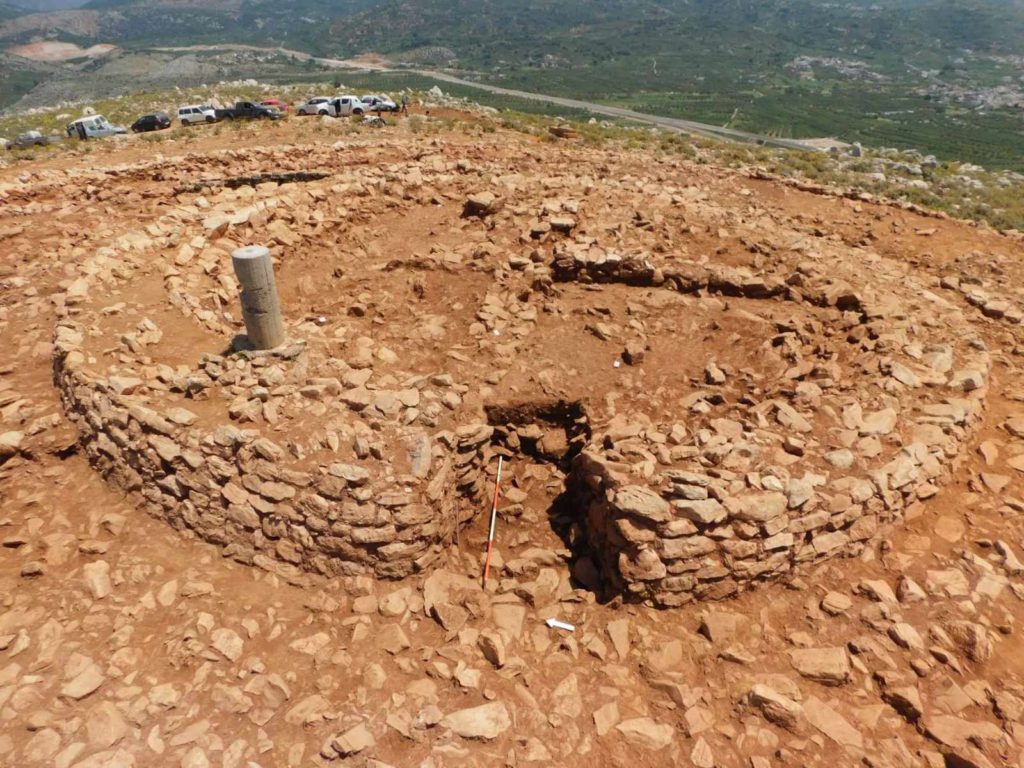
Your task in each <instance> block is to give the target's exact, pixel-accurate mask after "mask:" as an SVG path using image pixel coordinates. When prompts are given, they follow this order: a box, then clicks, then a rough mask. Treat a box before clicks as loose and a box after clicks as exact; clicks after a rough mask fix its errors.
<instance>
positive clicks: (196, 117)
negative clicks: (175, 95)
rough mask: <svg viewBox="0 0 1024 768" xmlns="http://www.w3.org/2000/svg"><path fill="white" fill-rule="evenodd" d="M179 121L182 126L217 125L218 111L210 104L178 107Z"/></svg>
mask: <svg viewBox="0 0 1024 768" xmlns="http://www.w3.org/2000/svg"><path fill="white" fill-rule="evenodd" d="M178 119H179V120H180V121H181V124H182V125H195V124H197V123H216V122H217V110H215V109H214V108H213V107H211V106H210V105H209V104H189V105H187V106H184V107H178Z"/></svg>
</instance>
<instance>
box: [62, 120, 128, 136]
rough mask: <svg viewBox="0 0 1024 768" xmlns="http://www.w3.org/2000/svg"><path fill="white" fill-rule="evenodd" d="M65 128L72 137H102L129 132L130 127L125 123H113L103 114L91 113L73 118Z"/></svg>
mask: <svg viewBox="0 0 1024 768" xmlns="http://www.w3.org/2000/svg"><path fill="white" fill-rule="evenodd" d="M65 130H66V131H67V134H68V136H70V137H71V138H72V139H73V138H76V137H77V138H79V139H102V138H103V137H104V136H117V135H118V134H122V133H128V129H127V128H125V127H124V126H123V125H112V124H111V122H110V121H109V120H107V118H105V117H104V116H103V115H89V116H87V117H80V118H78V119H77V120H72V121H71V122H70V123H68V126H67V128H65Z"/></svg>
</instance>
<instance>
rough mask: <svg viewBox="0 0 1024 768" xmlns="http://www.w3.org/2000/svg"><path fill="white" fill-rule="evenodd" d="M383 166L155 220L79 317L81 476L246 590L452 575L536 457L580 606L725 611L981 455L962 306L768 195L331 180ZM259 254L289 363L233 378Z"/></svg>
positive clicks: (219, 199)
mask: <svg viewBox="0 0 1024 768" xmlns="http://www.w3.org/2000/svg"><path fill="white" fill-rule="evenodd" d="M360 149H361V145H359V144H358V143H357V142H351V143H347V144H346V143H339V144H337V145H335V146H334V147H330V148H326V147H323V148H319V149H317V150H316V151H315V152H313V153H311V154H309V155H308V156H303V158H302V159H301V162H303V163H307V164H308V163H313V164H314V165H315V164H317V163H319V164H321V165H322V166H323V167H324V168H331V169H335V168H338V169H340V170H337V171H333V172H331V173H330V175H328V176H326V178H322V179H320V178H314V180H313V181H310V182H308V183H284V184H279V183H275V182H264V183H258V184H256V185H254V186H249V185H241V186H238V187H237V188H220V189H214V188H212V187H211V188H210V189H200V190H199V191H196V190H194V189H193V190H184V191H181V192H179V193H177V194H175V195H173V196H172V197H169V198H168V199H166V200H162V201H160V202H159V206H160V209H161V211H162V214H161V216H160V217H158V218H157V219H156V220H155V222H154V223H152V224H150V225H149V226H147V227H146V229H145V230H141V231H132V232H125V233H123V234H122V235H121V236H120V237H118V238H117V239H116V240H115V242H114V245H112V246H110V247H107V248H102V249H100V250H98V251H97V252H96V253H95V254H93V255H92V256H91V257H90V258H89V259H88V260H87V262H86V268H85V269H84V270H83V272H82V275H81V276H80V277H78V278H76V279H74V280H73V281H72V282H70V283H69V285H68V288H67V291H66V294H65V296H64V304H65V306H64V307H63V319H62V320H61V322H60V324H59V325H58V326H57V328H56V332H55V337H54V347H53V354H54V357H53V362H54V376H55V381H56V383H57V385H58V386H59V388H60V391H61V394H62V399H63V403H64V407H65V409H66V411H67V413H68V414H69V415H70V416H72V417H73V418H74V419H75V420H76V422H77V424H78V427H79V429H80V432H81V439H82V443H83V445H84V447H85V450H86V452H87V453H88V456H89V459H90V462H91V463H92V465H93V466H94V467H95V468H96V469H97V470H98V471H100V472H101V473H102V474H103V475H104V477H106V478H107V479H108V480H109V481H110V482H112V483H114V484H115V485H116V486H118V487H120V488H123V489H125V490H127V491H129V492H130V493H131V494H132V495H133V497H134V498H137V499H138V500H139V501H140V502H141V503H143V504H144V505H145V507H146V508H147V509H148V510H150V511H151V512H152V513H153V514H155V515H157V516H158V517H161V518H163V519H165V520H166V521H167V522H168V523H170V524H171V525H173V526H174V527H176V528H179V529H182V530H190V531H192V532H194V533H195V534H197V535H199V536H200V537H202V538H203V539H205V540H207V541H211V542H215V543H217V544H219V545H221V546H222V547H223V550H224V553H225V554H226V555H228V556H230V557H232V558H235V559H237V560H239V561H242V562H245V563H251V564H254V565H257V566H259V567H262V568H265V569H268V570H272V571H274V572H276V573H279V574H281V575H283V576H285V577H287V578H289V579H292V580H297V581H301V580H302V579H304V578H305V576H304V574H306V573H315V574H322V575H326V576H333V575H339V574H344V575H355V574H360V573H373V574H375V575H377V576H380V577H403V576H406V575H408V574H410V573H414V572H418V571H425V570H429V569H431V568H433V567H434V566H436V565H437V564H438V563H439V562H440V560H441V558H442V557H443V555H444V553H445V551H446V549H447V547H448V546H449V545H451V544H452V543H453V542H454V541H456V540H457V538H458V533H459V530H460V529H461V528H462V527H464V526H465V525H466V524H467V523H469V522H470V521H471V520H472V519H474V517H475V516H476V515H478V514H479V513H480V511H481V509H482V507H483V500H484V498H485V497H486V495H487V493H488V491H489V488H490V483H491V473H492V472H493V461H492V459H493V457H494V456H495V455H496V452H498V451H502V452H506V453H509V454H514V453H515V452H516V451H517V450H521V449H524V448H525V447H529V449H530V450H532V451H534V454H535V455H542V456H543V457H545V458H546V460H550V461H553V462H555V463H561V465H562V466H563V467H564V468H565V470H566V472H567V476H566V485H567V488H568V491H569V496H570V498H571V501H572V504H573V505H574V506H573V509H574V510H575V514H576V516H577V524H578V527H579V532H580V537H579V540H580V542H583V543H585V544H586V547H585V551H583V552H582V554H580V555H579V559H578V560H577V562H576V564H575V566H576V573H577V575H578V576H581V575H584V574H586V573H587V572H588V571H589V572H591V573H592V574H596V580H597V581H599V582H600V583H601V584H602V585H603V587H604V589H605V590H606V591H608V592H609V593H610V594H623V595H624V596H625V597H626V598H627V599H630V600H643V601H647V602H650V603H652V604H655V605H658V606H678V605H681V604H684V603H686V602H689V601H691V600H694V599H698V600H701V599H719V598H724V597H728V596H731V595H734V594H736V593H737V592H739V591H742V590H744V589H747V588H749V587H751V586H752V585H754V584H756V583H758V582H763V581H766V580H769V579H774V578H778V577H780V576H783V575H785V574H787V573H790V572H791V571H792V570H793V569H795V568H797V567H799V566H801V565H804V564H808V563H814V562H819V561H822V560H824V559H827V558H833V557H840V556H848V555H856V554H858V553H859V552H860V551H861V550H862V549H863V548H864V546H865V544H866V542H869V541H872V540H874V539H876V538H877V537H879V536H880V535H884V533H885V531H887V530H888V529H889V528H890V527H891V526H892V525H894V524H898V523H899V522H900V521H901V520H903V519H904V518H905V517H906V516H907V515H908V514H912V512H913V511H914V509H915V508H916V506H917V505H918V504H919V503H920V502H921V501H923V500H925V499H928V498H929V497H930V496H932V495H934V494H935V493H936V492H937V488H938V486H939V485H940V484H941V483H942V482H943V481H944V479H945V478H946V477H947V476H948V475H949V473H950V471H951V469H952V467H953V466H954V465H955V464H956V462H957V461H958V460H959V458H960V457H961V455H962V451H963V449H964V444H965V441H966V440H967V439H968V437H969V436H970V434H971V432H972V429H973V428H974V426H975V425H976V424H977V422H978V421H979V418H980V416H981V412H982V409H983V407H984V399H985V394H986V389H987V386H988V376H989V370H990V367H991V363H990V359H989V355H988V353H987V351H986V349H985V347H984V345H983V344H982V343H981V342H980V341H978V340H977V339H976V338H974V337H973V336H972V331H971V326H970V324H969V323H967V322H965V321H964V320H963V315H962V314H961V313H962V309H961V307H962V304H961V303H958V302H955V301H951V300H950V299H949V298H948V295H944V294H942V293H940V292H937V291H935V290H933V288H937V287H938V286H933V285H926V284H924V283H923V282H921V278H919V277H914V276H911V275H910V274H908V272H907V270H906V268H905V267H904V266H903V265H900V264H898V263H896V262H894V261H891V260H888V259H886V258H883V257H882V256H880V255H878V254H876V253H873V252H872V251H871V250H870V248H868V247H861V246H857V247H854V246H848V245H846V244H844V243H842V242H837V241H835V240H824V239H820V238H816V237H814V236H813V233H809V232H806V231H802V230H801V229H800V228H798V227H794V226H793V225H792V224H785V223H783V222H780V221H776V220H774V218H773V216H772V214H770V213H769V212H768V211H767V210H766V209H762V208H759V207H758V206H757V205H756V198H754V197H750V196H749V194H748V196H747V197H746V198H744V199H745V200H746V206H747V207H746V208H743V207H742V206H740V207H736V206H732V207H726V206H724V205H722V204H720V203H718V202H713V201H711V200H709V199H707V196H706V195H705V194H704V193H703V191H702V190H701V189H700V188H699V187H698V186H696V185H689V184H688V183H687V180H686V176H685V173H684V172H683V171H681V170H679V169H673V168H671V167H668V166H666V170H665V172H664V173H663V174H661V175H659V176H657V177H656V178H655V179H651V178H647V179H646V180H645V181H644V182H643V183H641V182H640V180H638V179H634V178H630V177H628V176H627V177H614V176H608V175H606V174H605V173H604V172H603V171H602V168H603V164H604V162H605V158H604V157H603V155H602V152H601V151H599V150H586V149H575V150H573V155H572V161H573V162H572V164H571V165H572V167H573V169H574V170H573V172H572V173H569V172H568V171H567V170H558V171H554V170H553V171H552V173H551V175H549V176H545V175H543V172H538V170H537V169H533V168H531V170H530V171H529V172H527V171H524V170H523V169H524V168H527V167H530V163H532V162H534V158H531V156H530V151H531V150H530V149H529V148H528V147H517V148H516V150H515V156H512V155H510V156H508V157H498V156H496V155H494V154H493V153H488V152H487V151H485V148H484V147H483V146H479V145H475V144H473V143H467V144H466V145H465V146H464V147H461V148H460V150H459V152H460V154H461V157H460V158H459V159H458V160H452V159H451V155H452V153H451V152H437V153H435V154H430V153H423V152H421V151H419V149H417V148H414V147H412V146H410V147H408V148H406V150H405V154H406V156H405V157H402V158H401V159H400V160H396V161H395V162H394V163H392V164H381V163H379V162H377V163H373V164H366V165H358V167H357V164H352V163H348V164H347V163H343V162H342V161H341V158H342V157H344V156H345V155H346V153H351V152H359V151H360ZM557 151H558V150H551V152H556V153H557ZM193 162H194V163H195V164H196V166H197V167H198V166H201V165H202V167H204V170H205V171H207V172H212V171H217V170H220V171H222V172H226V171H227V169H229V168H230V169H232V170H233V171H234V172H236V173H237V172H239V171H245V172H249V171H252V172H253V173H258V172H259V170H260V166H261V165H263V164H264V163H265V159H264V152H263V151H262V150H247V151H235V152H231V153H226V154H225V155H223V156H217V155H212V156H207V157H205V158H204V159H203V160H202V161H200V160H199V159H198V158H196V159H194V160H193ZM203 164H206V165H203ZM292 165H295V166H298V165H299V158H298V157H296V158H295V160H294V162H293V163H292ZM553 167H557V168H562V169H565V168H567V167H569V166H568V164H561V165H556V166H553ZM159 169H160V164H159V163H156V164H154V165H142V166H137V167H126V168H124V169H123V171H122V173H123V174H125V175H132V174H142V173H149V174H152V173H155V172H159ZM598 186H600V188H601V191H602V194H601V196H600V197H597V196H592V195H591V193H592V192H593V191H594V190H595V189H596V188H597V187H598ZM747 192H748V193H749V190H747ZM94 194H99V193H94ZM409 238H422V248H420V249H419V250H417V252H416V254H415V256H414V257H413V258H411V259H402V260H394V259H390V258H389V256H388V247H389V243H394V242H396V241H397V240H403V241H405V240H408V239H409ZM251 243H256V244H261V245H266V246H268V247H269V248H270V249H271V252H272V254H273V256H274V258H275V260H276V262H277V270H278V273H277V280H278V289H279V291H280V293H281V298H282V305H283V309H284V315H285V319H286V326H287V327H286V334H287V337H288V341H287V342H286V344H285V345H284V346H282V347H280V348H278V349H276V350H273V351H271V352H236V351H233V350H234V349H235V347H234V346H233V340H234V339H235V337H236V336H237V335H238V334H240V333H241V332H242V325H241V320H240V314H239V310H238V290H239V287H238V284H237V282H236V280H235V278H234V275H233V273H232V269H231V258H230V254H231V253H232V252H233V251H234V250H235V249H236V248H238V247H240V246H242V245H246V244H251ZM946 287H954V288H955V287H956V286H952V285H949V286H946ZM968 300H971V295H968ZM989 303H990V304H991V302H989ZM1003 314H1004V315H1006V316H1010V314H1011V313H1009V312H1007V311H1004V312H1003ZM170 328H174V330H173V332H171V331H169V330H168V329H170ZM524 402H525V403H529V402H536V403H541V404H545V403H546V404H551V403H574V404H578V405H579V411H578V413H576V414H575V417H574V418H575V419H576V420H575V422H574V423H575V424H576V427H575V428H574V430H572V429H570V430H568V431H567V432H566V433H565V434H564V435H563V434H561V432H559V430H558V429H557V428H554V429H552V428H551V425H550V424H548V425H547V427H546V428H545V429H546V431H545V429H541V428H540V427H538V426H537V425H536V424H533V425H530V424H520V425H519V428H518V429H516V428H515V425H512V426H510V425H509V424H508V423H507V422H508V418H507V409H506V410H504V411H503V410H502V409H500V408H499V409H498V411H500V412H501V413H504V414H506V415H505V417H497V416H495V410H494V406H495V404H502V403H524ZM584 427H585V428H584ZM538 446H540V448H539V449H538Z"/></svg>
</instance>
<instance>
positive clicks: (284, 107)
mask: <svg viewBox="0 0 1024 768" xmlns="http://www.w3.org/2000/svg"><path fill="white" fill-rule="evenodd" d="M260 104H262V105H263V106H264V107H274V108H276V109H277V111H278V112H287V111H288V102H286V101H281V100H280V99H267V100H266V101H261V102H260Z"/></svg>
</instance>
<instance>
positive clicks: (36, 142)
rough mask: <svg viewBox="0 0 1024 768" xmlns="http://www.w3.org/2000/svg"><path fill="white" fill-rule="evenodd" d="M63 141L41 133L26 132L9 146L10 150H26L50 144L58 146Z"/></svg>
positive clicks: (57, 137)
mask: <svg viewBox="0 0 1024 768" xmlns="http://www.w3.org/2000/svg"><path fill="white" fill-rule="evenodd" d="M60 140H61V137H60V136H46V135H44V134H42V133H40V132H39V131H26V132H25V133H20V134H18V138H16V139H15V140H14V141H12V142H10V143H9V144H8V145H7V148H8V149H25V148H26V147H45V146H47V145H48V144H56V143H58V142H59V141H60Z"/></svg>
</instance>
